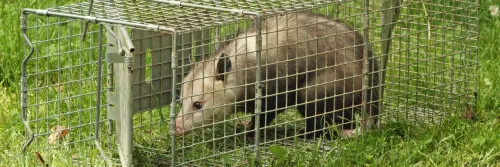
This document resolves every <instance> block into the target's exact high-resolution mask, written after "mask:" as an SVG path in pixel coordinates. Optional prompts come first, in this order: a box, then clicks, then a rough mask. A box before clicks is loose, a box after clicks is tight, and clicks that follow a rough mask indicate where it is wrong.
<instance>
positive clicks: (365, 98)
mask: <svg viewBox="0 0 500 167" xmlns="http://www.w3.org/2000/svg"><path fill="white" fill-rule="evenodd" d="M369 8H370V0H365V5H364V11H363V13H364V14H363V29H364V32H363V35H364V43H365V49H364V52H363V62H364V63H363V73H364V74H363V85H362V90H363V93H362V97H363V103H362V106H361V119H362V121H361V129H362V130H363V131H364V130H366V121H367V118H368V116H367V113H366V109H367V107H366V105H367V103H368V96H369V95H368V89H369V88H368V87H369V82H370V78H371V77H368V73H369V72H370V70H369V66H370V65H369V61H368V58H369V55H368V54H369V50H368V49H369V48H370V40H369V37H370V36H369V33H370V31H369V28H370V25H369V24H370V23H369ZM370 99H371V98H370Z"/></svg>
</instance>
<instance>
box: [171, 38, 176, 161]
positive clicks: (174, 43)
mask: <svg viewBox="0 0 500 167" xmlns="http://www.w3.org/2000/svg"><path fill="white" fill-rule="evenodd" d="M177 63H178V62H177V32H175V31H174V32H173V33H172V89H171V90H172V91H171V92H172V94H171V95H172V97H171V98H172V102H170V139H171V142H172V143H171V153H172V161H171V163H172V166H175V137H176V125H175V124H176V122H175V114H176V112H175V111H176V108H177V104H176V100H177V95H176V93H177V92H176V91H175V87H176V84H177V67H178V64H177Z"/></svg>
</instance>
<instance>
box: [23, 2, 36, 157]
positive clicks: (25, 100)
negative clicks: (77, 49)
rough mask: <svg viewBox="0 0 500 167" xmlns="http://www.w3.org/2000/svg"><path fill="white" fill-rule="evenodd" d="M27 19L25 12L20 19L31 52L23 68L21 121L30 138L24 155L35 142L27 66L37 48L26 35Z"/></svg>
mask: <svg viewBox="0 0 500 167" xmlns="http://www.w3.org/2000/svg"><path fill="white" fill-rule="evenodd" d="M27 17H28V16H27V14H26V13H25V12H22V13H21V17H20V19H21V31H22V35H23V38H24V41H25V42H26V43H28V45H29V46H30V51H29V53H28V55H26V56H25V58H24V60H23V63H22V66H21V108H22V113H21V119H22V120H23V125H24V127H25V128H26V130H27V131H28V133H29V138H28V140H27V141H26V143H24V145H23V147H22V152H23V153H25V152H26V148H27V147H28V146H29V145H30V144H31V142H33V139H34V134H33V131H32V130H31V128H30V127H29V125H28V83H27V82H28V81H27V71H26V66H27V63H28V60H29V59H30V58H31V56H32V55H33V53H34V52H35V48H34V47H33V44H32V43H31V40H30V39H29V38H28V36H27V35H26V30H27V27H28V26H27V23H26V21H27V19H28V18H27Z"/></svg>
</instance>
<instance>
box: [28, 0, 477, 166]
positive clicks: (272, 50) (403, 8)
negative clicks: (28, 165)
mask: <svg viewBox="0 0 500 167" xmlns="http://www.w3.org/2000/svg"><path fill="white" fill-rule="evenodd" d="M478 4H479V3H478V2H473V1H465V0H453V1H445V0H432V1H427V0H425V1H412V0H408V1H402V0H384V1H381V2H378V1H377V2H375V1H369V0H366V1H352V0H344V1H338V0H331V1H330V0H321V1H319V0H318V1H296V0H290V1H194V0H186V1H166V0H142V1H141V0H135V1H133V0H115V1H104V0H101V1H91V2H84V3H77V4H72V5H68V6H61V7H55V8H50V9H45V10H39V9H24V10H23V13H22V15H21V28H22V35H23V37H24V39H25V40H26V46H27V47H26V58H25V60H24V62H23V66H22V72H23V73H22V80H21V85H22V90H21V98H22V99H21V102H22V106H21V107H22V109H23V110H22V118H23V122H24V124H25V126H26V143H25V145H24V146H23V151H26V152H37V153H38V154H42V155H54V154H56V153H57V152H59V153H60V152H64V153H66V152H67V154H68V157H67V158H64V159H65V160H63V161H64V162H67V163H70V164H78V165H82V163H83V164H85V163H89V164H94V163H98V164H99V163H105V164H107V165H115V164H120V165H122V166H131V165H133V164H135V165H153V166H185V165H187V166H214V165H215V166H219V165H231V166H244V165H270V163H272V155H270V152H269V150H268V149H269V148H270V146H272V145H281V146H283V147H286V148H289V149H301V150H304V148H309V147H310V148H316V147H317V146H318V141H321V143H319V146H321V147H320V148H321V149H320V150H321V151H328V152H332V151H333V152H335V151H338V150H339V149H338V148H337V147H338V146H337V145H335V140H332V139H331V138H330V139H324V140H318V139H319V138H321V137H334V138H335V137H338V136H343V135H349V134H350V133H359V132H360V131H364V130H369V129H372V128H377V127H380V125H383V124H384V123H385V122H387V121H409V122H411V123H440V122H441V121H442V120H443V119H446V118H447V117H449V116H453V115H457V114H458V113H460V111H462V110H463V109H464V108H465V106H468V107H470V108H471V109H475V103H476V85H477V74H476V71H477V65H478V61H477V37H478V26H477V21H478V19H477V13H478V12H477V11H478V10H477V9H478ZM370 120H371V121H372V123H375V124H373V125H371V124H369V122H370ZM373 120H378V121H377V122H373ZM339 127H342V128H343V129H338V128H339ZM329 135H330V136H329ZM70 155H71V156H70ZM96 156H100V157H102V159H98V160H93V159H92V158H90V161H88V160H89V157H96ZM45 157H47V156H45ZM48 157H50V156H48ZM31 160H32V161H36V160H35V159H31ZM50 160H54V158H52V159H49V161H50ZM101 160H104V161H101Z"/></svg>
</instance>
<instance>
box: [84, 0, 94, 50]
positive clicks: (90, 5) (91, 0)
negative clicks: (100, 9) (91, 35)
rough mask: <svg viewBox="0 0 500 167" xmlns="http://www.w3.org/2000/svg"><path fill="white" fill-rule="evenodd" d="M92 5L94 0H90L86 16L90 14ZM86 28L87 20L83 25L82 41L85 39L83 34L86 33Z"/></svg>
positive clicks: (87, 25)
mask: <svg viewBox="0 0 500 167" xmlns="http://www.w3.org/2000/svg"><path fill="white" fill-rule="evenodd" d="M93 5H94V0H90V4H89V10H88V12H87V15H88V16H90V14H91V13H92V6H93ZM88 28H89V22H85V26H84V27H83V34H82V41H84V40H85V36H86V35H87V30H88Z"/></svg>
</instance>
